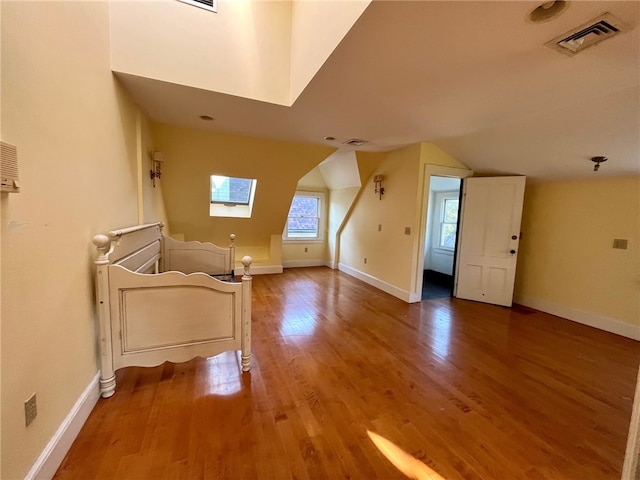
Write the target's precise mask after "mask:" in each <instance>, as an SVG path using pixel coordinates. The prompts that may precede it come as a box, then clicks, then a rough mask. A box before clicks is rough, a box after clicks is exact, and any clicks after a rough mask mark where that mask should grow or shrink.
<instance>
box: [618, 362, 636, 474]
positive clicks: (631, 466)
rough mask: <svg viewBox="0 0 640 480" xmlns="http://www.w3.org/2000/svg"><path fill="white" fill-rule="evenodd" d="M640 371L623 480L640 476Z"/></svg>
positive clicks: (623, 468)
mask: <svg viewBox="0 0 640 480" xmlns="http://www.w3.org/2000/svg"><path fill="white" fill-rule="evenodd" d="M639 463H640V371H639V372H638V377H637V379H636V394H635V397H634V400H633V411H632V412H631V423H630V425H629V436H628V437H627V451H626V452H625V454H624V463H623V465H622V480H634V479H637V478H639V476H638V475H639V474H640V470H638V469H639V468H640V465H639Z"/></svg>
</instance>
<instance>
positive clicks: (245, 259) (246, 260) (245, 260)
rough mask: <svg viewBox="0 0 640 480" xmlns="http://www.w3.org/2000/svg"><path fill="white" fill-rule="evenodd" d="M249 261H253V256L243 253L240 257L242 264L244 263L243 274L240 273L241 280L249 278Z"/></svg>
mask: <svg viewBox="0 0 640 480" xmlns="http://www.w3.org/2000/svg"><path fill="white" fill-rule="evenodd" d="M251 262H253V258H251V257H250V256H249V255H245V256H244V257H242V265H244V275H242V279H243V280H249V279H250V278H251V273H250V272H249V270H250V268H251Z"/></svg>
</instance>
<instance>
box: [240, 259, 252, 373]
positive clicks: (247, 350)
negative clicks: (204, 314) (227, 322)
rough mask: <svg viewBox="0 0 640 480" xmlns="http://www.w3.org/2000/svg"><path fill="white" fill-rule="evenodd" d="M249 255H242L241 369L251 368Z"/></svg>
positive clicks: (244, 370)
mask: <svg viewBox="0 0 640 480" xmlns="http://www.w3.org/2000/svg"><path fill="white" fill-rule="evenodd" d="M252 261H253V259H252V258H251V257H250V256H248V255H247V256H245V257H242V265H244V274H243V275H242V340H241V347H240V348H241V349H242V371H243V372H248V371H249V369H250V368H251V273H250V271H249V270H250V268H251V262H252Z"/></svg>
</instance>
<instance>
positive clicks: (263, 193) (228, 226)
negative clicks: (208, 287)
mask: <svg viewBox="0 0 640 480" xmlns="http://www.w3.org/2000/svg"><path fill="white" fill-rule="evenodd" d="M153 135H154V141H155V143H156V145H157V146H158V148H159V149H160V150H161V151H162V153H163V155H164V158H165V163H164V165H163V176H162V184H163V192H164V198H165V205H166V207H167V216H168V218H169V225H170V228H171V231H172V232H175V233H183V234H184V235H185V239H186V240H199V241H210V242H213V243H216V244H218V245H225V244H227V243H228V241H229V240H228V237H229V234H230V233H235V234H236V236H237V240H236V244H237V246H238V250H237V252H238V253H237V256H238V257H239V258H240V257H242V255H252V256H253V257H254V260H255V262H256V263H264V264H270V265H271V264H276V263H275V262H277V263H280V262H281V259H279V258H278V259H271V258H270V252H271V250H272V247H271V239H272V236H274V238H275V236H278V237H279V238H280V243H281V238H282V231H283V229H284V225H285V222H286V219H287V213H288V212H289V206H290V205H291V200H292V199H293V195H294V193H295V190H296V185H297V183H298V180H299V179H300V178H301V177H303V176H304V175H305V174H306V173H307V172H309V170H311V169H312V168H314V167H315V166H316V165H317V164H318V163H320V162H321V161H322V160H323V159H324V158H326V157H327V156H328V155H330V154H331V153H332V152H333V149H332V148H328V147H322V146H315V145H306V144H299V143H290V142H281V141H275V140H265V139H260V138H252V137H243V136H240V135H229V134H224V133H214V132H209V131H205V130H195V129H186V128H178V127H172V126H169V125H162V124H155V125H154V127H153ZM214 174H218V175H226V176H232V177H244V178H255V179H257V181H258V183H257V188H256V196H255V201H254V207H253V213H252V216H251V218H250V219H246V218H221V217H210V216H209V195H210V193H209V192H210V190H209V188H210V186H209V177H210V176H211V175H214Z"/></svg>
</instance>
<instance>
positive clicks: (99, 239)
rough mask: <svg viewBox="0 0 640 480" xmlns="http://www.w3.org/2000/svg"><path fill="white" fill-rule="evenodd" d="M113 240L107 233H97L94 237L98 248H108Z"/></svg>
mask: <svg viewBox="0 0 640 480" xmlns="http://www.w3.org/2000/svg"><path fill="white" fill-rule="evenodd" d="M110 243H111V240H110V239H109V237H107V236H106V235H102V234H99V235H96V236H95V237H93V244H94V245H95V246H96V247H98V250H106V249H107V248H108V247H109V244H110Z"/></svg>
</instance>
